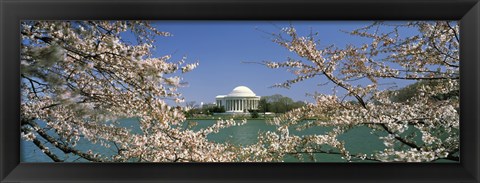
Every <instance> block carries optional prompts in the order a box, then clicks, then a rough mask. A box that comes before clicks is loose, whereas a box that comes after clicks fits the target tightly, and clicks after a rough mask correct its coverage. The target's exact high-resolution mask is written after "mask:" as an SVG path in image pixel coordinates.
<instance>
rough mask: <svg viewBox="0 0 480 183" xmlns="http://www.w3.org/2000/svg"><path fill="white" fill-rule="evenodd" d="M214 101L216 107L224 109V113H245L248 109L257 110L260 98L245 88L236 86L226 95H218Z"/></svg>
mask: <svg viewBox="0 0 480 183" xmlns="http://www.w3.org/2000/svg"><path fill="white" fill-rule="evenodd" d="M215 99H216V101H217V102H216V104H217V106H219V107H224V108H225V112H226V113H246V112H248V110H249V109H258V101H260V96H256V95H255V93H253V91H252V90H250V88H248V87H246V86H237V87H235V88H234V89H233V90H232V92H230V93H229V94H228V95H218V96H217V97H215Z"/></svg>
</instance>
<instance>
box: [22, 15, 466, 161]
mask: <svg viewBox="0 0 480 183" xmlns="http://www.w3.org/2000/svg"><path fill="white" fill-rule="evenodd" d="M20 35H21V40H20V41H21V49H20V68H21V73H20V74H21V75H20V78H21V80H20V87H21V88H20V92H21V105H20V107H21V109H20V113H21V118H20V119H21V121H20V129H21V132H20V133H21V134H20V136H21V142H20V143H21V144H20V153H21V154H20V161H21V162H32V163H35V162H38V163H40V162H85V163H88V162H123V163H135V162H158V163H161V162H232V163H234V162H287V163H303V162H310V163H311V162H314V163H326V162H334V163H389V162H431V163H459V162H460V134H459V133H460V120H459V118H460V104H459V103H460V56H459V55H460V53H459V47H460V46H459V45H460V43H459V42H460V27H459V23H458V21H99V20H91V21H89V20H81V21H77V20H71V21H36V20H25V21H22V22H21V27H20Z"/></svg>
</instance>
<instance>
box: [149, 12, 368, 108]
mask: <svg viewBox="0 0 480 183" xmlns="http://www.w3.org/2000/svg"><path fill="white" fill-rule="evenodd" d="M370 23H371V22H364V21H355V22H345V21H343V22H338V21H303V22H299V21H293V22H288V21H282V22H280V21H156V22H154V25H155V26H156V27H157V28H158V29H159V30H161V31H167V32H170V33H172V34H173V36H171V37H159V38H157V42H156V47H157V48H156V50H155V52H154V56H162V55H166V54H171V55H172V61H175V60H179V59H180V58H181V57H183V56H186V57H187V62H197V61H198V62H199V63H200V65H199V66H198V67H197V68H196V69H195V70H193V71H191V72H189V73H186V74H183V75H182V77H183V78H184V80H183V81H185V82H188V86H186V87H183V88H181V89H180V90H179V91H180V92H181V93H183V96H184V97H185V99H186V101H196V102H197V104H200V103H201V102H203V103H211V102H214V101H215V96H217V95H222V94H228V93H229V92H230V91H231V90H232V89H233V88H235V87H236V86H239V85H244V86H247V87H249V88H250V89H252V90H253V91H254V92H255V93H256V94H257V95H259V96H268V95H273V94H281V95H284V96H288V97H290V98H292V99H294V100H295V101H297V100H300V101H313V100H312V98H311V97H310V96H306V94H307V93H314V92H319V93H331V91H332V90H331V89H332V85H326V86H318V84H320V83H325V82H326V81H327V80H326V79H325V78H322V77H318V78H313V79H310V80H306V81H303V82H301V83H298V84H295V85H293V86H292V87H291V88H290V89H285V88H271V87H270V86H272V85H274V84H275V83H281V82H283V81H285V80H288V79H293V78H294V76H293V75H292V74H291V73H289V72H287V71H286V70H283V69H269V68H266V67H265V66H263V65H259V64H246V63H242V62H261V61H266V60H268V61H284V60H286V58H287V57H293V58H298V57H296V55H295V54H293V53H290V52H289V51H288V50H286V49H285V48H283V47H281V46H279V45H277V44H276V43H273V42H272V41H271V38H272V37H271V36H270V35H268V34H267V33H279V32H280V30H279V28H282V27H287V26H289V25H290V24H292V25H293V26H294V27H295V28H296V29H297V32H299V34H300V35H307V34H309V33H310V31H311V30H312V31H313V32H318V33H319V35H318V38H319V39H320V47H324V46H327V45H330V44H335V45H336V46H338V47H343V46H345V45H346V44H358V43H360V42H362V41H366V40H365V39H364V38H358V37H353V36H351V35H348V34H346V33H344V32H341V31H340V30H346V31H350V30H353V29H356V28H360V27H363V26H365V25H368V24H370Z"/></svg>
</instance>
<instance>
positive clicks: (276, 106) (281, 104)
mask: <svg viewBox="0 0 480 183" xmlns="http://www.w3.org/2000/svg"><path fill="white" fill-rule="evenodd" d="M304 105H305V102H302V101H296V102H294V101H293V99H291V98H289V97H286V96H283V95H280V94H275V95H271V96H264V97H262V98H260V101H259V104H258V109H259V112H260V113H264V114H265V113H267V112H273V113H285V112H288V111H290V110H292V109H296V108H300V107H302V106H304Z"/></svg>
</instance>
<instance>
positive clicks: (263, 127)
mask: <svg viewBox="0 0 480 183" xmlns="http://www.w3.org/2000/svg"><path fill="white" fill-rule="evenodd" d="M191 121H195V122H196V124H197V125H196V126H193V127H192V129H193V130H198V129H200V128H205V127H207V126H211V125H213V124H214V123H215V120H189V122H191ZM120 125H121V126H123V127H128V128H130V129H132V131H134V132H135V131H139V128H138V123H137V120H136V119H134V118H132V119H124V120H121V121H120ZM274 130H275V127H274V126H272V125H269V124H267V123H266V122H265V121H264V120H248V121H247V123H246V124H244V125H242V126H234V127H229V128H226V129H222V130H220V132H219V133H216V134H210V135H209V136H208V137H207V138H208V139H209V140H212V141H215V142H220V143H222V142H230V143H233V144H238V145H250V144H254V143H255V142H256V141H257V137H258V135H259V133H260V132H266V131H274ZM330 130H331V128H321V127H314V128H309V129H306V130H303V131H297V130H295V129H294V128H290V134H295V135H299V136H301V135H311V134H319V135H320V134H325V133H326V132H328V131H330ZM371 131H372V130H371V129H370V128H368V127H364V126H360V127H356V128H353V129H351V130H349V131H348V132H346V133H345V134H342V135H341V136H339V140H341V141H344V142H345V143H346V149H347V150H348V151H350V154H356V153H360V152H362V153H367V154H371V153H373V152H375V151H381V150H383V149H384V148H385V146H384V145H383V142H382V141H381V140H379V139H378V137H377V136H376V135H373V134H371ZM377 133H378V132H377ZM77 148H79V149H81V150H87V149H92V150H93V151H94V152H95V151H98V152H102V153H104V154H112V153H114V152H113V150H111V149H105V148H103V147H99V146H98V145H93V144H91V143H89V142H88V141H85V140H81V141H80V142H79V143H78V145H77ZM50 149H54V152H58V153H60V151H58V150H55V148H54V147H50ZM60 154H61V153H60ZM65 158H67V159H68V160H67V161H77V158H78V157H76V156H70V157H65ZM315 159H316V161H317V162H346V161H345V160H343V159H342V158H341V157H340V156H339V155H335V154H317V155H315ZM21 161H22V162H51V160H50V159H49V158H48V157H47V156H46V155H44V154H43V153H42V152H41V151H39V150H38V148H37V147H36V146H35V145H34V144H33V143H32V142H25V141H22V143H21ZM80 161H82V160H80ZM285 161H286V162H298V159H296V158H294V157H291V156H288V157H286V158H285ZM309 161H313V160H309ZM364 162H368V161H364Z"/></svg>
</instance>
